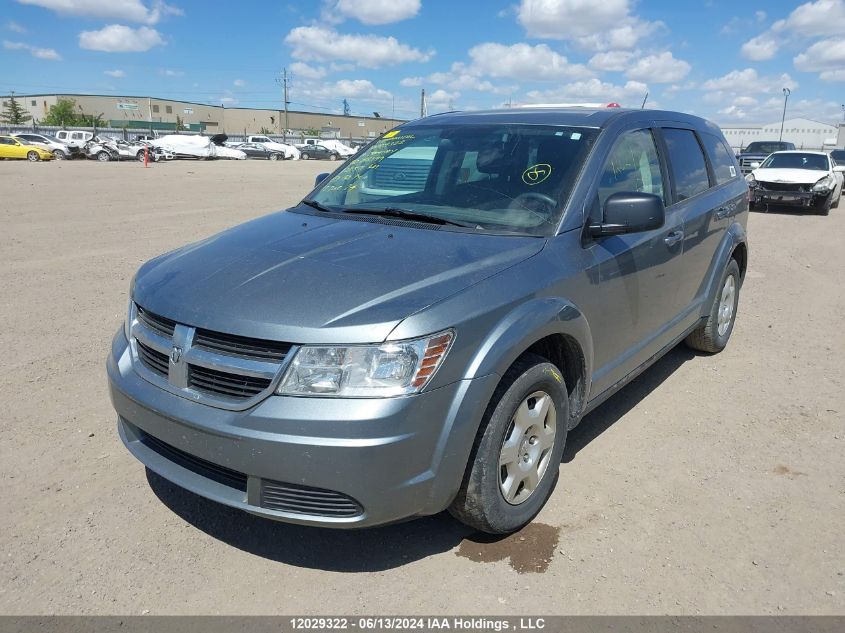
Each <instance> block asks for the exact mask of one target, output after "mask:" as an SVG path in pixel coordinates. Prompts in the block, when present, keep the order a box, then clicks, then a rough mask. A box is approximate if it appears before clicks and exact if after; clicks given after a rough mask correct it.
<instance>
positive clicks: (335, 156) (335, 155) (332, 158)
mask: <svg viewBox="0 0 845 633" xmlns="http://www.w3.org/2000/svg"><path fill="white" fill-rule="evenodd" d="M337 159H338V156H337V154H330V155H329V160H337Z"/></svg>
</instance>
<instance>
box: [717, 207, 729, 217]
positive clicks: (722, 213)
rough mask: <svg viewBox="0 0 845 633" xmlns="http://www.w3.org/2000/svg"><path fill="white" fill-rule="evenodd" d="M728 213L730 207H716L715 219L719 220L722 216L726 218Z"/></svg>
mask: <svg viewBox="0 0 845 633" xmlns="http://www.w3.org/2000/svg"><path fill="white" fill-rule="evenodd" d="M729 213H730V209H728V208H727V207H719V208H718V209H716V219H717V220H721V219H723V218H726V217H728V214H729Z"/></svg>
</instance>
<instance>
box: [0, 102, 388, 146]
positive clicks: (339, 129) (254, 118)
mask: <svg viewBox="0 0 845 633" xmlns="http://www.w3.org/2000/svg"><path fill="white" fill-rule="evenodd" d="M15 99H16V100H17V101H18V103H19V104H20V105H21V106H22V107H23V108H25V109H26V111H27V112H28V113H29V114H30V115H31V116H32V118H33V121H34V122H35V123H38V121H40V120H42V119H43V118H44V117H45V116H46V115H47V112H48V111H49V109H50V107H51V106H53V105H55V104H56V103H57V102H58V101H59V99H72V100H73V101H74V102H75V104H76V107H77V108H78V110H79V113H80V114H87V115H93V116H97V115H99V116H100V118H101V120H102V122H103V127H110V128H126V129H137V130H158V131H159V132H164V133H166V131H168V130H171V131H175V130H176V125H177V123H178V124H180V125H181V126H182V127H181V129H183V130H189V131H193V132H205V133H207V134H217V133H219V132H226V133H229V134H259V133H269V134H285V118H286V116H287V130H288V131H289V132H294V133H300V134H301V133H303V132H305V131H316V132H317V133H318V134H320V135H323V136H331V137H335V138H353V139H367V138H375V137H377V136H380V135H381V134H383V133H384V132H386V131H387V130H389V129H391V128H392V127H394V126H396V125H397V124H399V123H402V121H401V120H399V119H392V118H386V117H381V116H378V117H377V116H375V115H373V116H352V115H342V114H327V113H317V112H301V111H298V110H289V111H288V112H287V115H286V114H285V112H284V110H269V109H260V108H236V107H233V108H228V107H225V106H223V105H209V104H207V103H192V102H190V101H176V100H173V99H159V98H157V97H138V96H134V97H130V96H122V97H119V96H111V95H87V94H34V95H15ZM2 100H3V103H2V105H3V107H4V108H5V107H6V104H7V102H8V100H9V96H4V97H2ZM177 119H178V121H177ZM312 133H313V132H312Z"/></svg>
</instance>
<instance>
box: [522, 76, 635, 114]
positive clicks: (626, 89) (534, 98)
mask: <svg viewBox="0 0 845 633" xmlns="http://www.w3.org/2000/svg"><path fill="white" fill-rule="evenodd" d="M646 92H648V86H647V85H646V84H644V83H642V82H639V81H628V82H626V83H625V84H624V85H622V86H620V85H616V84H613V83H609V82H604V81H600V80H599V79H596V78H593V79H588V80H586V81H575V82H571V83H568V84H564V85H562V86H561V87H560V88H554V89H552V90H532V91H530V92H529V93H528V98H529V99H530V102H533V103H555V102H566V103H572V102H574V103H578V102H596V101H598V102H606V103H610V102H613V101H616V102H619V103H621V104H622V105H623V106H624V105H630V106H633V107H638V106H639V105H640V103H641V102H642V99H643V97H644V96H645V93H646Z"/></svg>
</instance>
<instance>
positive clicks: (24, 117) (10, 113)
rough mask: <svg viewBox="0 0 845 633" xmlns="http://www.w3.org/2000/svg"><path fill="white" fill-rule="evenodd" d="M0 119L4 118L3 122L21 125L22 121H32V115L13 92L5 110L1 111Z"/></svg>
mask: <svg viewBox="0 0 845 633" xmlns="http://www.w3.org/2000/svg"><path fill="white" fill-rule="evenodd" d="M0 120H2V121H3V123H11V124H12V125H20V124H21V123H26V122H27V121H32V115H31V114H30V113H29V112H27V111H26V109H24V107H23V106H22V105H21V104H20V103H18V101H17V99H15V95H14V93H12V96H11V97H10V98H9V101H8V102H6V108H5V110H3V112H0Z"/></svg>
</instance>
